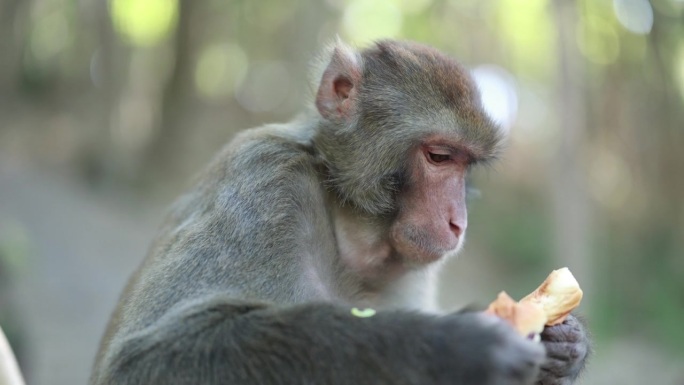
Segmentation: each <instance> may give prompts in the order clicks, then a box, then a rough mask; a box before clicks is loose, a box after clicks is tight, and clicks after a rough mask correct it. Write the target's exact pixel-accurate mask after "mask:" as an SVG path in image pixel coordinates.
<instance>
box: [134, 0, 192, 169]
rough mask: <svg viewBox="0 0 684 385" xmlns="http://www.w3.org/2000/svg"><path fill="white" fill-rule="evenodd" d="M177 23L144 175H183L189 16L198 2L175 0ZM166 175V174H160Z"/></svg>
mask: <svg viewBox="0 0 684 385" xmlns="http://www.w3.org/2000/svg"><path fill="white" fill-rule="evenodd" d="M178 5H179V10H178V14H179V17H178V24H177V26H176V30H175V34H174V36H173V38H172V44H173V54H172V56H171V57H172V61H173V63H172V65H171V74H170V76H169V78H168V80H167V83H166V86H165V87H164V89H163V93H162V101H161V106H160V114H159V119H158V124H157V127H156V129H155V130H154V136H153V138H152V140H151V143H150V145H149V148H148V150H147V154H146V159H145V160H144V168H145V169H146V170H147V171H148V172H147V174H148V175H147V176H159V177H162V178H163V177H164V176H171V175H173V174H177V173H178V174H180V175H184V174H185V172H187V170H182V168H183V167H182V165H183V164H182V159H183V156H182V155H181V154H182V153H183V149H184V148H185V146H184V141H185V139H186V138H187V136H186V134H187V131H188V130H189V131H192V125H191V124H190V123H189V118H190V117H189V116H188V115H189V112H190V111H192V109H193V104H194V99H195V98H194V97H193V94H194V91H193V59H194V53H195V50H194V49H193V48H194V47H195V44H194V42H193V39H192V33H191V31H192V29H193V27H192V20H193V15H194V14H195V12H196V10H197V8H198V2H195V1H192V0H180V1H179V2H178ZM164 179H166V178H164Z"/></svg>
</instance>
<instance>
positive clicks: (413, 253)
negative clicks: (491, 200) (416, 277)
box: [390, 136, 473, 263]
mask: <svg viewBox="0 0 684 385" xmlns="http://www.w3.org/2000/svg"><path fill="white" fill-rule="evenodd" d="M409 156H410V161H409V162H408V168H409V170H408V173H407V174H408V180H407V182H406V184H405V186H403V189H402V191H401V192H400V194H399V196H398V200H399V202H398V203H399V212H398V215H397V217H396V220H395V221H394V223H393V224H392V227H391V230H390V241H391V243H392V246H393V247H394V249H395V250H396V251H397V252H398V253H399V254H400V255H401V256H402V257H403V258H404V259H406V260H407V261H414V262H418V263H429V262H433V261H436V260H438V259H440V258H442V257H444V256H445V255H452V254H455V253H456V252H458V250H459V249H460V247H461V245H462V244H463V239H464V236H465V231H466V227H467V226H468V213H467V209H466V203H465V198H466V182H465V177H466V174H467V171H468V168H469V166H470V164H471V163H472V162H473V156H472V155H471V154H470V152H469V151H468V149H467V148H465V147H463V146H462V145H460V144H459V143H458V142H454V141H450V140H448V139H446V138H444V137H439V136H438V137H432V138H428V139H427V140H425V141H423V142H422V143H421V144H420V145H418V146H417V147H416V148H414V149H412V150H411V152H410V155H409Z"/></svg>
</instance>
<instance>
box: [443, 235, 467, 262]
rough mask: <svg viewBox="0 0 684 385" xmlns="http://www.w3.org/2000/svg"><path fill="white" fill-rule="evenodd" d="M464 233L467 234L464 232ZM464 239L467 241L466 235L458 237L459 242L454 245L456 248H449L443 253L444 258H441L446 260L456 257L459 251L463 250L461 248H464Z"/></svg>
mask: <svg viewBox="0 0 684 385" xmlns="http://www.w3.org/2000/svg"><path fill="white" fill-rule="evenodd" d="M464 235H465V234H464ZM464 241H465V237H464V236H461V237H460V238H459V239H458V244H457V245H456V247H454V248H453V249H451V250H447V252H445V253H444V254H443V255H442V258H441V259H442V260H444V261H446V260H449V259H451V258H456V256H457V255H458V253H460V252H461V249H462V248H463V243H464Z"/></svg>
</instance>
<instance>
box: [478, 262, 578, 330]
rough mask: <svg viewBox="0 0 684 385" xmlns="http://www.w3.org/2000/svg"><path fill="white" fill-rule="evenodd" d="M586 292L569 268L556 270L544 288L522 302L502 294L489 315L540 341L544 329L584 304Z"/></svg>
mask: <svg viewBox="0 0 684 385" xmlns="http://www.w3.org/2000/svg"><path fill="white" fill-rule="evenodd" d="M582 294H583V293H582V289H580V287H579V284H578V283H577V280H575V277H574V276H573V275H572V273H571V272H570V270H568V268H567V267H564V268H562V269H558V270H554V271H552V272H551V274H549V276H548V277H547V278H546V280H544V282H542V284H541V285H540V286H539V287H538V288H537V289H536V290H535V291H533V292H532V293H530V294H529V295H528V296H526V297H525V298H523V299H521V300H520V302H515V301H514V300H513V299H512V298H511V297H510V296H509V295H508V294H506V292H505V291H502V292H501V293H499V295H498V297H497V298H496V300H494V301H493V302H492V303H491V304H490V305H489V307H488V308H487V310H486V311H485V313H487V314H492V315H496V316H497V317H500V318H502V319H504V320H506V321H508V322H509V323H510V324H511V325H513V327H514V328H515V329H516V330H517V331H518V332H519V333H520V334H521V335H523V336H526V337H530V338H535V339H536V338H538V337H539V333H541V332H542V330H544V325H546V326H553V325H558V324H559V323H561V322H563V320H565V318H566V317H567V316H568V314H570V312H571V311H572V310H573V309H575V308H576V307H577V306H578V305H579V304H580V301H581V300H582Z"/></svg>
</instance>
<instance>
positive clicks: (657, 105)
mask: <svg viewBox="0 0 684 385" xmlns="http://www.w3.org/2000/svg"><path fill="white" fill-rule="evenodd" d="M0 32H1V33H2V36H5V38H3V41H2V42H0V101H1V103H0V162H2V164H3V165H4V167H15V166H16V165H19V166H16V167H25V165H34V166H35V165H38V166H40V167H44V168H47V169H49V170H51V172H56V173H65V174H69V175H77V176H78V178H82V180H84V181H87V183H89V184H90V185H91V186H93V187H95V188H98V189H99V191H108V190H114V191H120V190H125V191H130V190H132V191H135V194H140V195H141V196H146V197H157V198H158V197H159V196H162V197H163V199H168V197H169V196H174V195H176V194H177V192H178V191H179V190H180V186H181V185H185V184H186V183H185V181H187V179H188V176H189V175H191V174H193V173H194V172H196V170H197V169H198V168H199V167H201V165H203V164H204V163H206V162H207V160H208V159H209V158H210V157H211V155H212V154H213V153H215V152H216V151H217V150H218V148H220V146H221V145H222V144H223V143H225V142H226V141H227V140H228V139H229V138H230V137H231V136H232V135H233V134H234V133H235V132H236V131H237V130H240V129H243V128H247V127H251V126H255V125H258V124H263V123H265V122H271V121H283V120H286V119H289V118H290V117H292V116H293V115H294V114H295V113H296V112H297V111H299V110H300V109H301V108H302V106H303V105H304V103H305V101H306V100H307V98H310V96H311V94H312V91H313V89H314V88H315V81H316V79H313V82H311V81H309V80H310V79H307V74H306V72H307V68H308V66H309V63H310V62H311V60H312V58H314V57H315V55H316V52H318V50H319V49H320V47H321V46H322V45H324V44H327V43H329V42H331V41H333V39H334V38H335V36H340V37H342V38H343V39H344V40H347V41H350V42H352V43H353V44H358V45H361V46H363V45H365V44H367V43H368V42H370V41H372V40H373V39H377V38H407V39H414V40H419V41H422V42H425V43H429V44H432V45H435V46H437V47H438V48H440V49H443V50H445V51H447V52H449V53H450V54H453V55H454V56H456V57H459V58H461V60H462V61H463V62H464V63H465V64H466V65H468V66H469V67H472V68H474V67H476V66H478V65H480V64H487V65H489V66H490V68H496V69H497V70H498V71H500V72H501V73H505V74H506V75H507V76H509V77H510V79H513V81H511V82H509V83H510V84H509V83H506V82H503V83H501V82H499V83H501V84H508V85H505V86H502V87H508V88H509V89H507V90H505V91H507V92H510V93H512V94H513V95H515V97H516V100H515V102H516V103H512V104H511V105H513V106H517V108H516V109H515V110H513V111H509V112H510V116H513V117H516V119H515V120H511V121H509V122H503V123H504V125H505V126H506V128H507V129H510V141H509V142H510V143H509V148H508V149H507V150H506V152H505V154H503V156H502V160H501V161H499V162H498V163H497V164H495V165H494V167H493V168H494V169H493V170H485V171H483V170H476V171H475V175H476V178H475V179H476V180H477V182H478V184H479V187H480V189H481V190H482V191H483V194H482V197H481V198H480V199H479V200H476V201H475V202H473V204H472V205H471V206H470V214H471V220H470V222H471V227H470V230H469V232H470V233H469V243H468V249H469V250H470V251H472V252H473V253H474V254H477V255H481V256H483V257H484V258H486V259H487V261H489V263H490V264H492V265H496V266H499V273H498V274H500V275H502V276H503V275H506V274H507V273H510V272H513V273H514V275H515V276H517V277H524V278H523V279H520V280H519V281H518V282H520V283H519V285H520V286H519V287H512V288H510V290H511V292H513V293H516V292H517V293H524V292H525V291H526V290H528V289H529V286H530V285H529V284H527V283H526V282H538V281H539V280H540V278H543V277H544V276H545V274H546V272H548V271H549V270H550V269H551V268H557V267H560V266H558V265H559V264H567V265H569V267H570V268H571V269H573V271H576V272H577V275H578V279H579V280H580V282H582V283H584V282H586V286H587V287H588V288H590V291H589V292H587V293H586V298H587V301H588V303H589V304H590V305H589V306H590V308H589V309H585V311H587V312H588V313H589V314H590V316H591V319H592V322H593V328H594V330H595V331H596V334H597V335H598V338H599V339H600V340H611V339H613V338H618V337H620V336H625V335H628V336H631V335H642V336H645V337H647V338H649V339H652V340H654V341H657V342H658V343H660V344H662V345H663V346H669V347H671V348H672V350H673V351H677V348H678V347H681V346H682V345H684V330H683V329H682V327H681V320H682V319H684V172H683V171H682V170H684V152H682V151H681V146H682V144H684V2H683V1H681V0H652V1H650V2H648V1H646V0H613V1H611V0H578V1H574V2H573V1H560V0H558V1H552V0H527V1H524V2H522V1H515V0H488V1H480V0H381V1H375V0H326V1H317V0H297V1H282V0H262V1H252V0H233V1H209V0H208V1H204V2H200V1H194V2H193V1H190V0H145V1H136V0H110V1H108V2H101V3H100V2H87V1H73V0H40V1H39V0H31V1H19V0H5V1H0ZM499 80H500V79H499ZM568 112H569V113H568ZM565 114H567V115H565ZM569 119H572V120H573V122H570V123H568V120H569ZM566 124H570V125H566ZM569 127H570V128H569ZM7 165H10V166H7ZM11 165H14V166H11ZM568 170H569V171H568ZM140 186H144V187H146V188H152V189H155V190H154V192H153V193H150V190H144V189H143V190H139V188H140ZM151 186H152V187H151ZM568 187H569V189H568ZM160 191H161V192H162V193H161V194H159V192H160ZM164 193H166V195H164ZM576 212H579V213H580V214H581V215H579V216H577V218H579V219H576V220H577V222H573V221H575V219H572V218H574V216H573V215H574V213H576ZM571 217H572V218H571ZM573 226H574V227H573ZM17 239H21V237H19V238H17ZM22 245H23V243H21V242H19V243H16V242H15V241H5V242H4V243H2V244H0V252H2V253H3V254H2V255H4V257H3V258H4V262H5V263H6V264H7V263H8V262H11V261H12V260H14V259H15V258H16V257H13V255H14V256H17V255H23V254H24V253H25V250H23V249H22V247H24V246H22ZM566 251H567V252H566ZM8 253H9V254H8ZM8 255H9V259H8ZM22 258H23V257H22ZM466 258H467V257H466ZM10 264H14V262H11V263H10ZM583 280H584V281H583ZM494 284H495V285H496V284H498V283H496V282H495V283H494ZM502 289H503V288H502ZM507 290H508V288H507ZM679 353H681V350H679Z"/></svg>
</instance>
